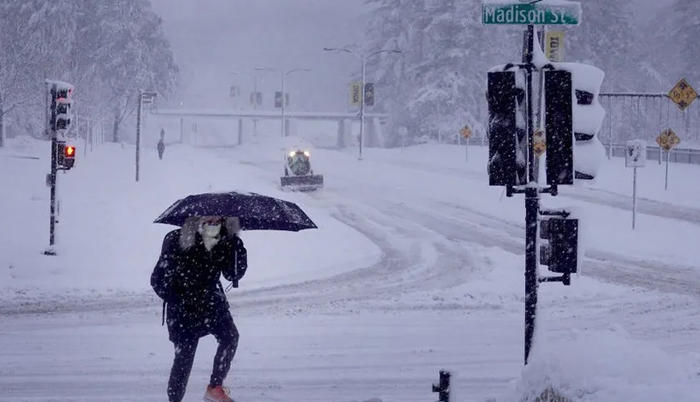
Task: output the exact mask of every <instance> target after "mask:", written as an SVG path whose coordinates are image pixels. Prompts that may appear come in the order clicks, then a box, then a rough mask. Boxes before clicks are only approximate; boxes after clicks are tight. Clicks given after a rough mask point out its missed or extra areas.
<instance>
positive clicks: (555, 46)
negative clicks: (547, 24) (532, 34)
mask: <svg viewBox="0 0 700 402" xmlns="http://www.w3.org/2000/svg"><path fill="white" fill-rule="evenodd" d="M545 56H547V58H548V59H549V61H556V62H561V61H564V32H563V31H547V34H546V40H545Z"/></svg>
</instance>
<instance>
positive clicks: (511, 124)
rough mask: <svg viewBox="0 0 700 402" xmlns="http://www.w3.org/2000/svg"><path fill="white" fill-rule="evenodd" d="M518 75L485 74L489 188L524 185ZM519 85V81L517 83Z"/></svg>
mask: <svg viewBox="0 0 700 402" xmlns="http://www.w3.org/2000/svg"><path fill="white" fill-rule="evenodd" d="M518 74H520V76H522V72H520V71H518V72H515V71H492V72H489V73H488V92H487V93H486V97H487V99H488V106H489V124H488V138H489V160H488V174H489V185H490V186H517V185H524V184H526V182H527V154H526V153H525V150H526V149H527V148H526V142H527V138H526V136H525V133H526V119H525V116H526V114H525V90H524V88H523V87H522V85H518V80H517V78H518ZM520 81H521V82H522V80H520Z"/></svg>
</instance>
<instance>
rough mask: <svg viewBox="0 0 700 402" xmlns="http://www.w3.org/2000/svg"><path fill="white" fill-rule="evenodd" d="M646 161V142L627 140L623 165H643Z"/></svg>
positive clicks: (632, 166) (635, 166)
mask: <svg viewBox="0 0 700 402" xmlns="http://www.w3.org/2000/svg"><path fill="white" fill-rule="evenodd" d="M646 161H647V142H646V141H644V140H631V141H627V148H626V150H625V167H631V168H637V167H644V166H645V165H646Z"/></svg>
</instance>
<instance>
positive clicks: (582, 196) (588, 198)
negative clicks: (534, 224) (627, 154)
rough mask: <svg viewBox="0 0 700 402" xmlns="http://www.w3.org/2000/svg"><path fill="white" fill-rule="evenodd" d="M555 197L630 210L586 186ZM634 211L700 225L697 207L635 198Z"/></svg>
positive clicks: (621, 200)
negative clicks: (635, 206) (635, 207)
mask: <svg viewBox="0 0 700 402" xmlns="http://www.w3.org/2000/svg"><path fill="white" fill-rule="evenodd" d="M387 163H389V164H391V165H394V166H397V167H404V168H409V169H414V170H417V171H421V172H426V173H435V174H442V175H449V176H453V177H459V178H462V179H464V178H468V179H473V180H478V181H481V182H484V181H485V180H486V172H483V173H482V172H475V171H472V170H455V169H451V168H446V167H441V166H434V165H427V164H423V163H420V162H412V161H397V160H391V161H387ZM557 197H559V198H567V199H572V200H576V201H584V202H588V203H591V204H597V205H602V206H607V207H611V208H616V209H621V210H624V211H629V212H631V211H632V197H631V196H625V195H621V194H616V193H613V192H610V191H605V190H600V189H594V188H586V187H574V188H567V187H560V190H559V195H558V196H557ZM637 212H638V213H640V214H644V215H650V216H656V217H659V218H666V219H674V220H679V221H682V222H688V223H692V224H694V225H698V226H700V208H693V207H688V206H682V205H674V204H669V203H665V202H661V201H655V200H650V199H646V198H639V197H638V198H637Z"/></svg>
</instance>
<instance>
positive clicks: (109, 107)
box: [0, 0, 178, 146]
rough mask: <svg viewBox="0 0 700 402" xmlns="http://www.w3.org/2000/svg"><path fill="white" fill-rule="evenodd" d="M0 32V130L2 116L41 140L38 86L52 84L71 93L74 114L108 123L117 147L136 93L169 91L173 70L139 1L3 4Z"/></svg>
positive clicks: (11, 0)
mask: <svg viewBox="0 0 700 402" xmlns="http://www.w3.org/2000/svg"><path fill="white" fill-rule="evenodd" d="M0 26H2V27H3V29H2V30H0V127H3V126H4V125H3V124H2V123H3V121H2V119H4V117H6V116H10V117H11V118H12V121H13V124H14V125H15V126H19V128H20V129H22V130H24V131H25V132H28V133H31V134H33V135H37V134H40V133H42V131H43V128H44V123H45V122H44V110H43V108H45V98H44V94H45V87H44V80H45V79H47V78H48V79H59V80H63V81H68V82H71V83H73V84H74V85H75V87H76V91H75V95H74V96H75V98H76V104H77V105H76V106H77V107H79V108H81V109H80V110H81V113H91V114H93V115H92V116H91V117H93V118H98V117H106V116H105V114H106V113H108V114H109V115H110V116H112V117H113V119H114V122H115V130H114V133H115V134H114V136H113V138H114V140H117V139H118V136H117V133H118V128H119V123H121V121H122V120H123V119H124V117H125V116H126V115H127V114H128V113H130V112H131V111H132V110H133V104H134V102H135V100H136V96H137V94H136V91H137V89H138V88H142V89H149V90H155V91H158V92H159V93H160V94H163V95H165V94H167V93H168V92H169V91H171V90H172V89H174V86H175V84H176V79H177V74H178V68H177V65H176V64H175V62H174V59H173V55H172V52H171V49H170V45H169V43H168V41H167V39H166V38H165V36H164V34H163V31H162V22H161V20H160V18H159V17H158V16H157V15H156V14H155V13H154V12H153V11H152V10H151V7H150V2H149V1H147V0H111V1H108V2H97V1H92V0H52V1H46V0H4V1H3V2H1V3H0ZM86 105H90V106H92V107H91V108H88V107H86ZM115 105H116V106H115ZM2 134H3V133H1V132H0V146H1V145H2V138H3V136H2Z"/></svg>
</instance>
